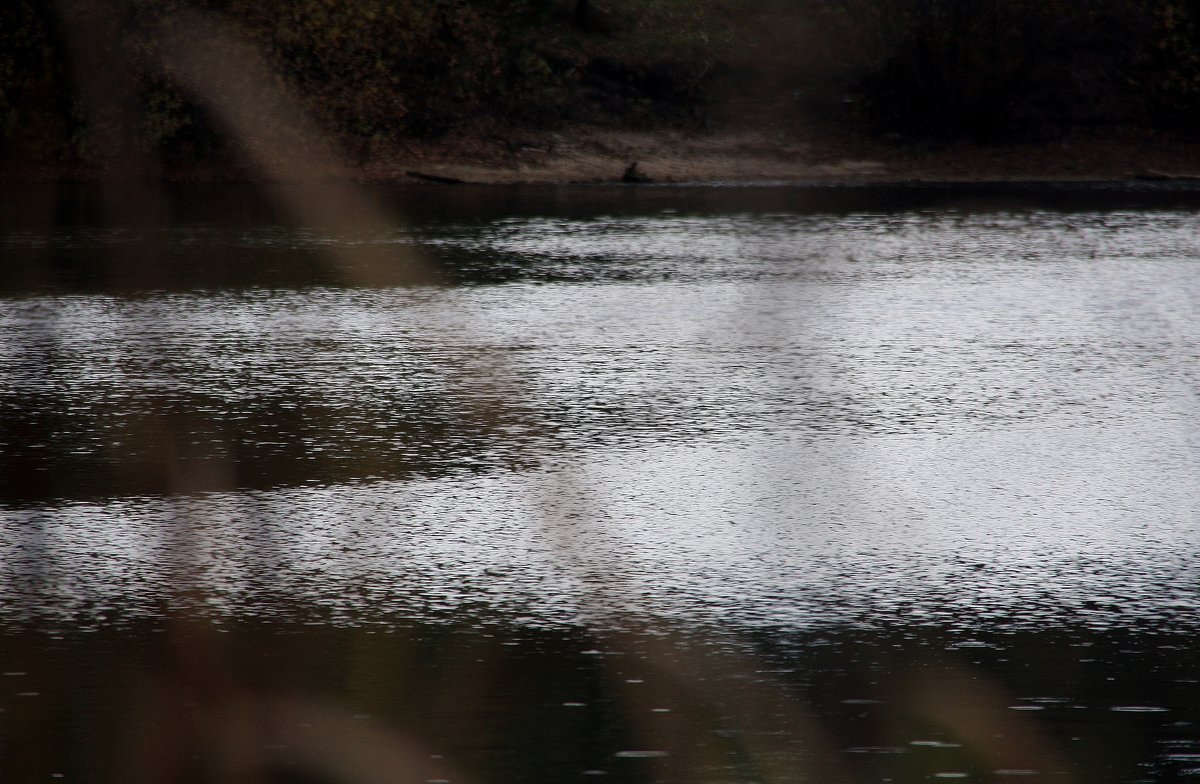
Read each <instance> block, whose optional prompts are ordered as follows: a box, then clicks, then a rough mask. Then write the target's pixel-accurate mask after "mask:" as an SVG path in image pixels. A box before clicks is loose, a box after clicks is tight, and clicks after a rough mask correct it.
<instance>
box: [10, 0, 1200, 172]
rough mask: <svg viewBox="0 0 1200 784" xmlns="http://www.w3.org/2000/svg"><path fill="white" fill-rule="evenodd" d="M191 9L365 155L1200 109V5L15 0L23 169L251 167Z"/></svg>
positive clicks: (1145, 122)
mask: <svg viewBox="0 0 1200 784" xmlns="http://www.w3.org/2000/svg"><path fill="white" fill-rule="evenodd" d="M187 9H192V10H199V11H200V12H201V13H202V14H204V15H205V16H207V17H209V18H212V19H218V20H224V21H225V22H228V23H229V24H230V26H231V27H232V29H235V30H236V31H237V33H238V35H239V36H241V37H242V38H243V39H244V40H245V41H246V42H248V43H249V45H250V46H251V47H253V49H254V50H255V51H257V52H258V53H259V54H260V55H261V57H262V58H263V60H264V61H265V62H266V63H267V65H268V66H269V68H270V69H271V71H272V73H274V74H276V75H277V78H278V80H279V82H280V83H281V85H283V86H285V87H286V89H287V90H288V91H289V92H290V94H292V95H294V96H296V100H297V101H298V102H299V104H300V106H301V108H303V109H304V110H305V111H306V112H307V114H309V115H310V116H311V117H312V118H314V119H315V120H316V121H317V124H318V126H319V127H320V128H321V129H322V131H323V132H324V133H325V134H327V135H328V137H329V138H330V139H332V140H333V141H334V142H335V143H336V144H337V145H338V146H339V147H340V148H341V151H342V152H343V153H344V154H346V155H348V156H349V157H350V158H351V159H355V160H359V161H369V160H372V159H375V158H378V157H380V156H388V155H396V154H397V152H396V151H397V150H399V149H411V147H412V146H413V145H422V144H428V143H436V142H438V141H439V140H445V139H447V138H451V137H469V138H476V139H479V138H494V139H498V140H500V141H502V142H503V143H504V144H506V145H509V146H510V147H511V146H512V145H520V144H521V143H522V139H523V138H524V136H526V135H527V132H528V131H531V130H536V131H539V132H544V131H552V130H555V129H571V128H579V127H599V128H608V129H614V128H618V129H638V130H653V129H664V128H670V129H673V130H675V131H679V130H685V131H688V132H694V133H696V134H705V133H710V132H713V130H714V129H729V128H747V127H749V128H762V127H770V128H772V129H776V130H779V132H780V133H783V134H788V133H791V134H800V133H802V132H803V133H809V134H810V135H811V134H813V133H816V132H821V131H824V132H825V133H826V135H827V136H834V137H839V138H844V137H846V136H847V135H850V136H861V137H863V138H870V139H879V140H888V141H890V142H893V143H896V144H927V143H937V142H939V141H944V140H950V139H962V138H968V139H972V140H974V141H978V142H982V143H985V144H1003V143H1008V142H1013V141H1027V140H1030V139H1036V140H1047V139H1054V138H1059V137H1062V136H1064V135H1066V134H1069V133H1072V132H1074V131H1078V130H1079V129H1088V130H1096V129H1101V130H1104V129H1118V130H1119V129H1130V128H1133V129H1138V130H1142V131H1145V130H1150V131H1154V132H1162V133H1168V134H1172V135H1175V136H1179V137H1189V138H1190V136H1191V134H1192V131H1191V128H1192V127H1193V126H1194V121H1195V120H1196V118H1197V117H1198V116H1200V0H1149V2H1146V1H1145V0H1096V1H1095V2H1089V3H1069V2H1066V1H1065V0H1006V1H1005V2H1000V0H762V1H761V2H758V3H755V4H753V6H752V7H748V6H747V4H744V3H740V2H735V0H692V1H688V0H486V1H485V0H406V1H405V2H399V1H397V0H358V1H357V2H352V3H347V2H342V1H341V0H260V1H258V2H250V0H195V1H194V2H190V3H185V2H183V0H64V1H63V2H60V3H49V2H44V0H9V2H7V3H4V4H3V5H0V159H4V160H6V161H8V162H10V163H11V162H14V161H16V162H32V163H37V164H42V165H48V166H66V167H70V166H75V167H79V166H83V167H86V166H103V165H104V164H105V162H106V161H108V160H111V159H113V158H119V157H121V156H123V155H125V156H128V155H141V156H147V155H148V156H152V157H154V158H156V159H157V160H159V161H161V162H162V163H163V164H165V165H166V166H167V167H168V168H169V167H171V166H186V165H191V164H195V163H197V162H206V161H207V162H214V161H215V162H220V161H223V160H228V159H229V158H230V156H231V155H233V154H234V151H233V150H232V149H231V148H232V145H231V143H230V141H229V139H228V138H227V134H226V132H225V131H224V130H223V128H222V126H221V123H220V121H219V120H218V119H215V118H214V117H213V115H212V114H211V113H210V107H209V106H207V105H206V103H205V101H204V100H203V99H202V98H201V97H199V96H198V95H197V94H196V91H195V90H194V89H191V87H190V86H189V85H188V84H187V83H186V81H185V80H181V79H179V78H177V77H176V76H175V75H173V73H172V72H171V69H170V68H167V67H164V66H163V56H162V55H163V52H162V51H161V49H162V47H163V46H164V38H163V36H162V32H161V31H162V30H163V28H164V25H165V24H169V23H170V20H171V19H172V18H173V17H176V16H177V15H178V14H179V13H181V12H183V11H185V10H187ZM247 78H249V77H247ZM264 124H269V119H268V118H264ZM1122 132H1123V131H1122ZM818 135H819V133H818Z"/></svg>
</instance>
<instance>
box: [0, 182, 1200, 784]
mask: <svg viewBox="0 0 1200 784" xmlns="http://www.w3.org/2000/svg"><path fill="white" fill-rule="evenodd" d="M367 196H368V197H369V199H370V202H371V203H372V204H374V205H377V206H379V207H380V209H381V211H382V214H386V215H390V216H394V217H393V218H392V219H390V222H388V223H386V224H381V223H379V222H378V221H376V222H374V223H371V222H367V221H364V222H363V223H360V224H354V225H347V224H346V223H344V222H343V223H336V222H333V221H331V222H330V223H328V224H325V223H322V222H321V221H320V220H311V219H310V220H307V221H305V222H299V223H298V222H297V221H296V220H295V219H291V218H289V213H288V210H287V209H286V205H287V204H288V197H287V195H286V194H280V193H278V192H276V193H259V192H256V191H254V190H253V189H250V188H230V187H223V188H212V189H200V188H193V189H190V190H186V191H179V192H165V193H161V194H157V195H156V196H155V197H154V198H146V195H145V194H144V193H136V192H130V193H108V194H104V193H101V192H99V191H93V190H87V189H63V190H52V189H46V190H32V189H31V190H29V191H28V192H25V193H21V194H15V195H10V196H8V197H6V199H5V200H4V202H3V206H2V208H0V259H3V262H2V264H3V269H2V270H0V297H2V298H0V468H2V471H0V504H2V507H0V629H2V630H3V631H2V634H0V672H2V673H4V674H3V675H0V775H2V776H3V779H4V780H13V781H39V780H46V779H50V778H53V777H57V778H63V779H72V780H80V781H104V782H107V781H123V782H125V781H148V782H149V781H155V782H157V781H297V782H313V781H393V780H416V781H439V780H449V781H454V782H458V781H486V782H491V781H496V782H526V781H579V780H582V781H618V780H619V781H631V782H633V781H654V780H662V781H680V782H700V781H720V782H726V781H728V782H760V781H763V782H765V781H798V780H799V781H806V780H807V781H821V782H826V781H828V782H838V781H845V782H859V781H896V782H908V781H926V780H943V779H944V780H964V781H1017V780H1029V781H1079V782H1091V781H1130V782H1132V781H1156V782H1157V781H1174V780H1181V781H1186V780H1190V779H1192V778H1196V777H1200V724H1197V723H1196V722H1197V721H1200V662H1198V661H1197V659H1196V657H1195V655H1194V654H1193V645H1194V643H1193V639H1194V635H1195V632H1196V631H1197V630H1198V629H1200V601H1198V600H1200V590H1198V588H1200V586H1198V585H1197V578H1196V574H1197V572H1196V566H1197V561H1198V559H1200V527H1198V526H1197V513H1198V511H1200V500H1198V496H1197V493H1196V488H1197V469H1198V467H1200V428H1198V426H1197V424H1196V422H1197V421H1200V420H1198V417H1197V402H1198V401H1197V391H1196V390H1197V382H1198V381H1200V371H1198V365H1197V359H1198V358H1200V337H1198V335H1200V333H1198V332H1197V330H1196V329H1195V328H1194V322H1195V320H1196V316H1197V315H1198V312H1200V311H1198V306H1200V266H1198V265H1200V211H1197V207H1200V196H1197V195H1196V194H1191V193H1189V192H1186V191H1180V192H1171V191H1163V190H1158V191H1141V192H1139V191H1134V190H1131V189H1128V188H1125V189H1122V188H1087V189H1068V188H1052V187H1038V188H1033V187H1031V188H1007V189H992V190H989V189H976V190H963V189H936V188H930V189H924V190H919V189H893V190H869V189H842V190H819V189H810V190H806V189H796V188H759V189H734V188H724V189H684V188H574V189H572V188H564V189H491V190H472V189H452V188H447V189H413V190H410V191H407V192H399V193H397V192H388V191H384V190H377V191H371V192H368V193H367ZM330 198H331V199H332V198H333V196H332V195H331V196H330ZM318 206H319V205H318ZM316 214H318V215H319V214H320V211H319V210H317V211H316Z"/></svg>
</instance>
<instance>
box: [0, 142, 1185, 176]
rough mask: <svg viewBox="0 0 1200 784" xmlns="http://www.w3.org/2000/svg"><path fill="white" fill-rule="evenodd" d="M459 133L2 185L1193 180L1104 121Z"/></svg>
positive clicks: (84, 170) (1, 169)
mask: <svg viewBox="0 0 1200 784" xmlns="http://www.w3.org/2000/svg"><path fill="white" fill-rule="evenodd" d="M516 135H517V136H518V137H519V138H520V142H519V143H513V142H512V141H509V140H506V139H502V140H500V141H499V142H498V141H496V138H497V137H486V138H480V137H458V138H450V139H445V140H440V141H438V142H432V143H409V144H406V145H405V146H403V147H399V148H395V149H391V150H385V151H382V152H379V153H377V154H374V155H372V156H370V157H368V158H366V159H365V160H360V161H358V162H348V161H345V160H337V159H336V158H332V157H328V156H326V157H324V159H323V160H324V164H323V165H320V166H304V167H293V168H297V169H299V170H300V171H302V175H299V176H295V177H278V176H267V174H265V173H264V171H263V169H262V168H261V167H255V166H250V165H247V164H245V163H230V162H228V161H226V162H213V161H209V162H192V163H186V164H177V165H164V164H162V163H161V162H159V161H146V160H136V161H124V162H119V163H110V164H104V165H97V164H92V165H78V164H77V165H56V164H48V163H43V164H38V163H33V162H22V161H13V160H9V161H5V162H0V183H3V184H4V185H6V186H15V185H18V184H21V183H27V184H34V183H45V184H49V183H79V184H89V183H91V184H108V183H114V184H115V183H137V182H142V183H149V182H162V183H169V184H171V185H180V186H186V185H205V184H217V183H248V184H264V185H267V184H283V183H287V182H344V183H359V184H372V185H374V184H381V185H396V186H400V185H421V186H429V187H435V186H436V187H456V186H459V185H472V186H492V185H496V186H513V185H600V184H618V183H622V179H623V177H624V176H625V173H626V172H627V171H628V170H629V167H630V166H631V164H637V167H636V172H637V174H638V177H639V178H640V179H641V180H643V181H640V182H626V183H623V184H626V185H628V186H629V187H639V186H645V185H689V186H713V187H733V186H743V187H754V186H757V187H762V186H767V185H778V186H798V187H806V186H807V187H857V186H913V187H936V186H950V185H973V186H984V185H995V186H1010V187H1011V186H1018V185H1022V184H1025V185H1030V186H1032V185H1036V184H1042V185H1049V184H1054V183H1061V184H1078V185H1102V184H1113V185H1117V184H1124V185H1127V186H1129V187H1135V186H1136V187H1139V188H1142V187H1145V188H1147V189H1162V190H1181V191H1184V190H1190V189H1192V188H1195V187H1200V143H1197V142H1194V141H1190V140H1178V139H1172V138H1169V137H1162V136H1161V135H1158V134H1153V133H1150V132H1130V131H1129V130H1128V129H1108V130H1107V131H1099V132H1097V131H1091V132H1088V133H1077V134H1073V135H1071V136H1068V137H1066V138H1063V139H1059V140H1055V141H1048V142H1033V143H1021V144H1005V145H985V144H980V143H969V142H961V141H956V142H952V143H945V144H942V145H935V144H930V143H915V142H914V143H911V144H907V145H901V144H895V143H886V142H883V141H880V140H876V139H872V138H869V137H865V136H862V135H854V134H847V135H845V136H840V137H839V136H837V135H824V136H823V137H822V138H816V139H805V138H803V137H800V136H795V135H784V134H778V133H772V132H766V131H756V132H751V131H733V132H722V133H715V134H699V133H687V132H683V131H678V130H660V131H627V130H613V129H605V130H599V129H595V128H583V129H576V130H575V131H573V132H571V133H548V132H528V133H523V134H516Z"/></svg>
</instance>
